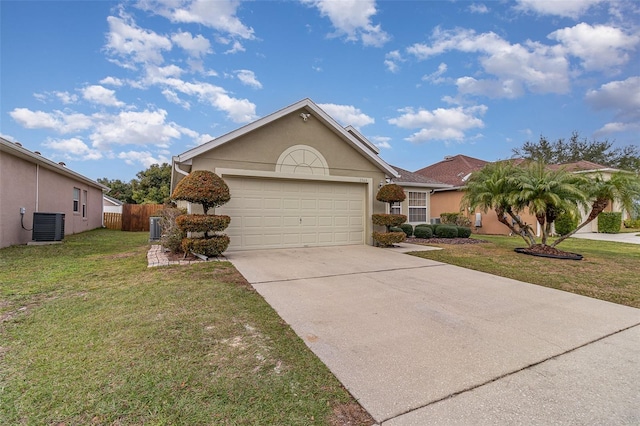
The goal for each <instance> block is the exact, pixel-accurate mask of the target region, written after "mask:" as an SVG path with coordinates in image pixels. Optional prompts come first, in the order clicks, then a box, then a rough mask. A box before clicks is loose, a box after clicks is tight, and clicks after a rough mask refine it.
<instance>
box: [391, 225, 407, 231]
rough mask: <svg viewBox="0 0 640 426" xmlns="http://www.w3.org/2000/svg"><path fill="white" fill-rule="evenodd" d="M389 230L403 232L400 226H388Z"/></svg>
mask: <svg viewBox="0 0 640 426" xmlns="http://www.w3.org/2000/svg"><path fill="white" fill-rule="evenodd" d="M389 232H404V231H403V230H402V228H399V227H397V226H392V227H391V228H389Z"/></svg>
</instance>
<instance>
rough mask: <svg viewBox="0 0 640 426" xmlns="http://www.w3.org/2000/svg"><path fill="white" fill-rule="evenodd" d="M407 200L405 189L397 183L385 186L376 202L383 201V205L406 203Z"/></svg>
mask: <svg viewBox="0 0 640 426" xmlns="http://www.w3.org/2000/svg"><path fill="white" fill-rule="evenodd" d="M405 198H407V195H406V194H405V193H404V189H402V187H401V186H400V185H396V184H395V183H390V184H387V185H384V186H383V187H382V188H380V190H379V191H378V194H377V195H376V200H378V201H382V202H383V203H395V202H398V201H404V200H405Z"/></svg>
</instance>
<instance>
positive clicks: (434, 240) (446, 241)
mask: <svg viewBox="0 0 640 426" xmlns="http://www.w3.org/2000/svg"><path fill="white" fill-rule="evenodd" d="M405 242H406V243H411V244H481V243H486V242H488V241H485V240H476V239H475V238H415V237H410V238H407V239H406V240H405Z"/></svg>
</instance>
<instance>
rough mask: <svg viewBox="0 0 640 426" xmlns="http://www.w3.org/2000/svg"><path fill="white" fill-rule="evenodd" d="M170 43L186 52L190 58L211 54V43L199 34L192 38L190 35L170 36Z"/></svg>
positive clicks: (182, 33) (185, 33) (178, 34)
mask: <svg viewBox="0 0 640 426" xmlns="http://www.w3.org/2000/svg"><path fill="white" fill-rule="evenodd" d="M171 41H173V42H174V43H175V44H177V45H178V46H180V47H181V48H183V49H184V50H186V51H187V53H188V54H189V56H192V57H201V56H204V55H206V54H207V53H211V52H212V50H211V43H209V40H207V39H206V38H204V37H203V36H202V35H200V34H198V35H197V36H195V37H193V36H192V35H191V33H188V32H179V33H175V34H173V35H172V36H171Z"/></svg>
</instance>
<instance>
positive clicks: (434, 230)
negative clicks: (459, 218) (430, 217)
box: [431, 223, 442, 235]
mask: <svg viewBox="0 0 640 426" xmlns="http://www.w3.org/2000/svg"><path fill="white" fill-rule="evenodd" d="M440 226H442V224H440V223H433V224H431V230H432V231H433V235H436V230H437V229H438V228H439V227H440Z"/></svg>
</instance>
